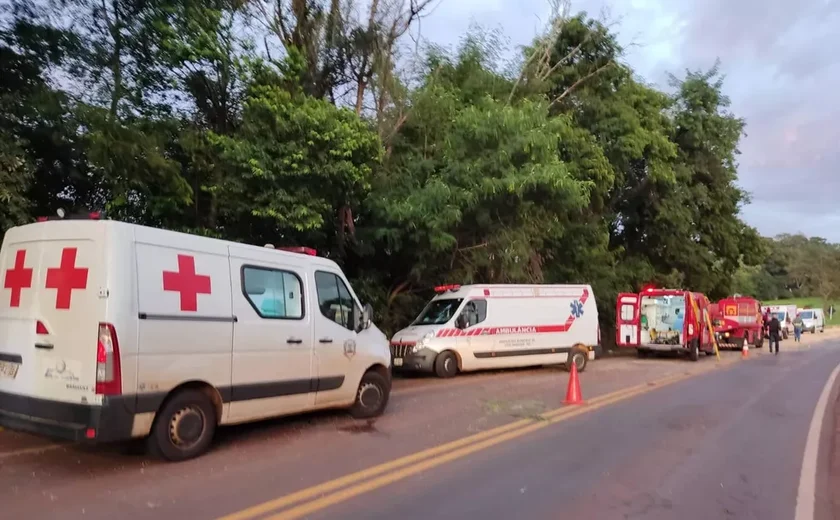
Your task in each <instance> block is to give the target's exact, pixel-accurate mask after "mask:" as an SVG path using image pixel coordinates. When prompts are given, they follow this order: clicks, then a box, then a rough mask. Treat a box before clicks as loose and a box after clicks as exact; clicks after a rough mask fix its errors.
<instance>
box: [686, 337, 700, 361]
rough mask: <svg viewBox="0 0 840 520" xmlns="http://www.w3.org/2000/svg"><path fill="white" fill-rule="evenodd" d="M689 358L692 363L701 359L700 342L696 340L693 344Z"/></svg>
mask: <svg viewBox="0 0 840 520" xmlns="http://www.w3.org/2000/svg"><path fill="white" fill-rule="evenodd" d="M688 358H689V359H690V360H692V361H697V360H698V359H700V342H699V341H697V340H696V339H695V340H692V342H691V346H690V347H689V350H688Z"/></svg>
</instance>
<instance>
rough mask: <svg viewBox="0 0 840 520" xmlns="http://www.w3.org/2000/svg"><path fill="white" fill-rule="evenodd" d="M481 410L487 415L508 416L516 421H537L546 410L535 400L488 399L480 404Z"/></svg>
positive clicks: (542, 403)
mask: <svg viewBox="0 0 840 520" xmlns="http://www.w3.org/2000/svg"><path fill="white" fill-rule="evenodd" d="M482 408H483V409H484V413H486V414H487V415H509V416H511V417H515V418H517V419H526V418H527V419H539V418H540V415H541V414H542V413H544V412H545V411H546V410H547V408H546V406H545V403H544V402H542V401H539V400H536V399H523V400H517V401H510V400H503V399H488V400H486V401H483V402H482Z"/></svg>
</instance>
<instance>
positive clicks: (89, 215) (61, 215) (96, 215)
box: [35, 210, 102, 222]
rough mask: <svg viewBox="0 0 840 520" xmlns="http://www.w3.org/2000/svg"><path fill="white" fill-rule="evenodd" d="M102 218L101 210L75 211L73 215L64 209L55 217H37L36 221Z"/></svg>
mask: <svg viewBox="0 0 840 520" xmlns="http://www.w3.org/2000/svg"><path fill="white" fill-rule="evenodd" d="M101 218H102V212H101V211H91V212H89V213H75V214H72V215H68V214H66V213H65V212H64V211H63V210H62V211H58V212H57V215H56V216H54V217H49V216H48V217H36V218H35V221H36V222H47V221H50V220H99V219H101Z"/></svg>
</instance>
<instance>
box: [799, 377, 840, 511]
mask: <svg viewBox="0 0 840 520" xmlns="http://www.w3.org/2000/svg"><path fill="white" fill-rule="evenodd" d="M838 374H840V365H837V366H836V367H835V368H834V371H833V372H831V376H829V378H828V382H827V383H826V384H825V387H823V391H822V393H821V394H820V398H819V400H817V407H816V408H815V409H814V416H813V417H811V426H810V427H809V428H808V439H807V441H806V442H805V454H804V455H803V457H802V472H801V473H800V474H799V491H798V492H797V494H796V515H795V517H794V518H795V520H813V519H814V504H815V502H816V491H817V455H818V453H819V449H820V437H821V435H822V424H823V419H824V418H825V410H826V407H827V406H828V397H829V395H830V394H831V389H832V388H834V382H835V381H836V380H837V375H838Z"/></svg>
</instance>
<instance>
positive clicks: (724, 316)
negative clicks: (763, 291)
mask: <svg viewBox="0 0 840 520" xmlns="http://www.w3.org/2000/svg"><path fill="white" fill-rule="evenodd" d="M717 309H718V312H717V313H716V314H713V315H712V316H713V323H714V327H715V337H716V338H717V341H718V346H719V347H720V348H730V349H736V350H741V349H742V348H743V347H744V344H745V343H746V344H747V345H753V346H755V347H756V348H761V347H762V346H763V345H764V334H762V329H763V319H762V315H761V304H760V303H759V302H758V300H756V299H755V298H750V297H748V296H732V297H729V298H724V299H722V300H720V301H719V302H718V303H717Z"/></svg>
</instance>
